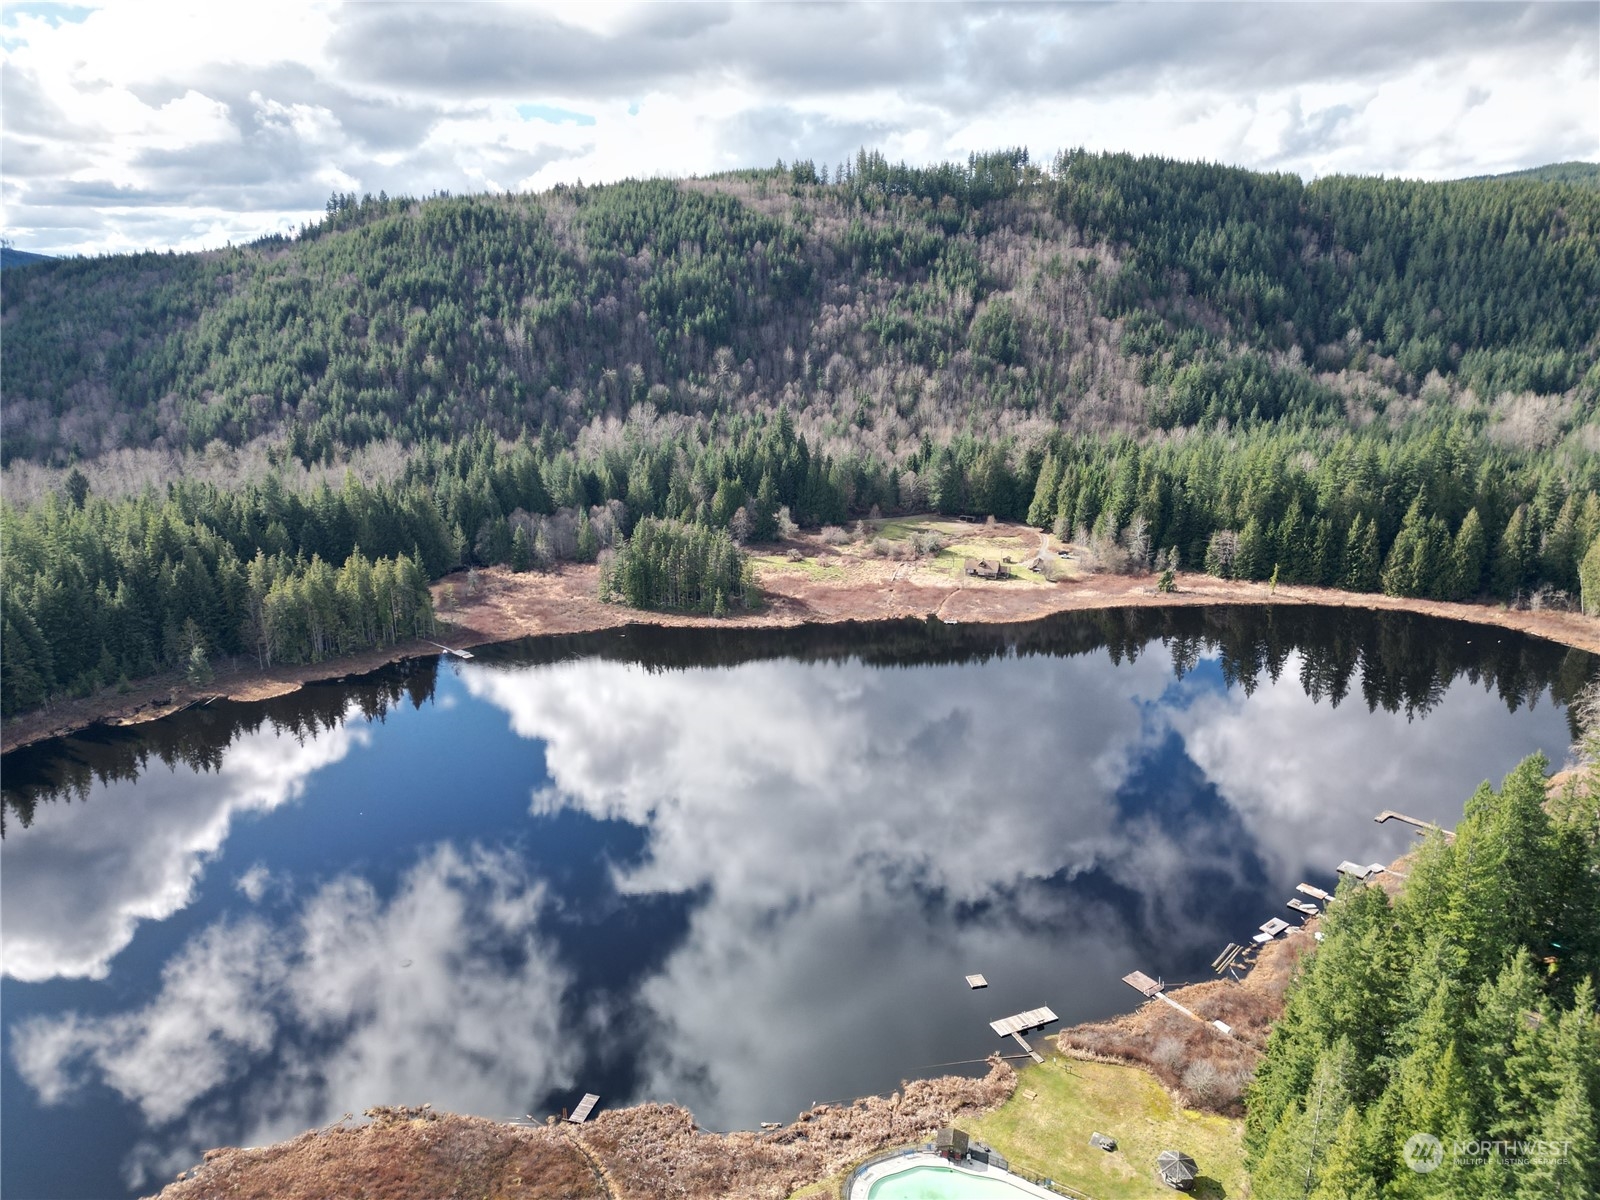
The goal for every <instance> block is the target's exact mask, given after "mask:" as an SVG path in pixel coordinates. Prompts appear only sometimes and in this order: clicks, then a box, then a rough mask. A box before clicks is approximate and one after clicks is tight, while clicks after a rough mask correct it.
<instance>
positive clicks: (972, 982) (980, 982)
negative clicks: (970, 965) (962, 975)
mask: <svg viewBox="0 0 1600 1200" xmlns="http://www.w3.org/2000/svg"><path fill="white" fill-rule="evenodd" d="M967 986H968V987H969V988H972V989H973V990H974V991H976V990H977V989H978V988H986V987H988V986H989V981H988V980H987V979H985V978H984V977H983V976H982V975H968V976H967Z"/></svg>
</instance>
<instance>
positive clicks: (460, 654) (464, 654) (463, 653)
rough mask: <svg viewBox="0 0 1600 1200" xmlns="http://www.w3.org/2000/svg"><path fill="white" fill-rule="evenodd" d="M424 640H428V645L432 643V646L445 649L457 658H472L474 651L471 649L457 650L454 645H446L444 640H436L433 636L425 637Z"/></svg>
mask: <svg viewBox="0 0 1600 1200" xmlns="http://www.w3.org/2000/svg"><path fill="white" fill-rule="evenodd" d="M422 640H423V641H425V642H427V643H428V645H430V646H437V647H439V649H441V650H443V651H444V652H445V653H446V654H453V655H455V656H456V657H457V658H471V657H472V651H471V650H457V649H456V648H455V647H454V646H446V645H445V644H444V643H443V642H436V641H434V640H433V639H432V638H423V639H422Z"/></svg>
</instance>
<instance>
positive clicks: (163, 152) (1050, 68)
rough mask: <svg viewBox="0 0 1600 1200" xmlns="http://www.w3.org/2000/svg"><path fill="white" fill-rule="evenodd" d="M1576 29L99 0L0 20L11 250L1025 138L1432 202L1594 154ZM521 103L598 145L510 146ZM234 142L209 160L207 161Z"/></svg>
mask: <svg viewBox="0 0 1600 1200" xmlns="http://www.w3.org/2000/svg"><path fill="white" fill-rule="evenodd" d="M1594 11H1595V10H1594V7H1593V5H1582V4H1579V5H1552V4H1531V5H1506V4H1460V5H1447V4H1431V5H1430V4H1422V5H1323V4H1284V5H1270V6H1264V5H1253V4H1246V5H1235V4H1213V3H1198V4H1162V5H1110V6H1091V5H1075V4H1066V5H1056V4H1036V5H1023V6H1010V7H1006V6H1001V7H994V6H988V5H962V4H938V5H931V6H917V5H901V4H855V5H842V6H829V7H818V6H814V5H784V4H770V5H709V4H705V5H650V4H639V5H636V4H614V5H607V4H583V5H577V4H560V3H537V4H526V5H517V6H509V5H507V6H488V5H482V6H444V5H426V4H419V5H362V4H325V3H298V4H289V5H273V6H271V8H270V9H267V8H262V7H259V6H258V7H251V6H238V5H234V6H229V5H210V6H201V7H188V6H177V5H171V4H167V5H150V4H144V5H109V6H106V7H104V8H100V9H96V10H95V11H93V12H92V13H90V14H89V15H88V16H87V17H86V18H85V19H83V20H79V21H52V20H49V19H45V18H43V17H40V16H36V15H32V14H30V13H29V12H27V11H26V10H23V11H20V12H17V13H14V14H8V15H7V16H6V17H5V18H4V19H3V21H0V62H3V65H4V67H5V72H4V74H5V84H6V97H5V105H6V107H5V130H4V133H5V144H4V154H5V162H6V164H7V166H6V175H5V178H4V187H3V189H0V192H3V205H4V220H3V223H4V225H5V227H6V229H7V231H8V233H10V234H11V236H13V237H14V238H16V239H17V240H18V242H19V244H21V245H23V246H24V247H25V248H28V249H35V250H44V251H95V250H107V249H123V248H129V247H134V246H152V245H153V246H157V247H162V246H166V245H174V246H179V247H183V246H194V245H202V244H215V243H216V242H217V241H219V240H221V239H224V238H241V237H246V236H251V235H254V234H257V233H261V232H265V231H268V230H282V229H291V228H293V227H295V226H296V225H297V224H298V223H299V222H301V221H303V220H306V219H308V218H312V217H315V216H316V215H318V213H319V212H320V208H321V204H322V201H323V199H325V198H326V195H327V193H328V191H329V190H331V189H332V188H336V187H337V188H343V189H345V190H368V191H372V192H377V191H379V190H380V189H384V190H388V191H389V192H391V193H409V194H425V193H427V192H430V191H433V190H436V189H439V188H445V189H451V190H456V191H463V190H472V189H484V188H490V189H504V188H531V187H545V186H548V185H550V184H553V183H555V182H558V181H563V180H565V181H571V180H574V179H577V178H582V179H585V180H587V181H590V182H595V181H603V180H609V179H616V178H620V177H622V176H625V175H640V174H651V173H674V174H687V173H695V172H705V171H711V170H719V169H724V168H728V167H733V166H749V165H764V164H766V163H769V162H771V161H772V160H773V159H775V158H777V157H780V156H781V157H784V158H786V159H788V158H794V157H797V156H799V157H811V158H815V159H818V160H821V161H823V162H827V163H830V164H831V163H835V162H838V161H839V160H841V159H842V158H844V157H846V156H848V155H850V154H853V152H854V151H855V149H856V148H857V147H858V146H860V145H861V144H863V143H867V144H870V145H875V146H879V147H882V148H883V149H885V150H886V152H888V153H889V154H891V155H892V156H902V155H903V156H906V157H908V158H910V159H912V160H913V161H929V160H938V159H944V158H949V157H964V156H965V155H966V154H967V153H968V152H969V151H972V150H981V149H989V148H993V147H995V146H998V145H1014V144H1017V143H1018V142H1022V143H1026V144H1027V145H1029V146H1030V147H1031V148H1032V149H1033V151H1034V152H1035V154H1036V155H1037V156H1039V157H1040V158H1047V157H1048V156H1049V155H1050V154H1052V153H1053V152H1054V151H1056V150H1058V149H1062V148H1066V147H1070V146H1074V145H1079V144H1083V145H1087V146H1089V147H1090V148H1092V149H1117V150H1123V149H1126V150H1132V151H1135V152H1144V153H1161V154H1168V155H1174V156H1180V157H1200V158H1209V159H1218V160H1223V161H1229V162H1235V163H1239V164H1241V165H1246V166H1255V167H1262V168H1269V169H1277V170H1289V171H1297V172H1300V173H1302V174H1307V175H1317V174H1324V173H1328V172H1334V171H1348V172H1361V173H1378V172H1383V173H1389V174H1405V175H1413V176H1421V177H1428V178H1438V177H1448V176H1453V175H1466V174H1473V173H1479V172H1487V171H1493V170H1504V169H1510V168H1515V167H1522V166H1531V165H1535V164H1536V163H1539V162H1547V161H1552V160H1555V159H1562V158H1593V157H1595V156H1596V155H1597V154H1600V111H1597V106H1596V104H1595V97H1596V93H1597V88H1600V54H1597V49H1596V38H1595V37H1594V32H1595V18H1594ZM519 104H534V105H542V106H548V107H551V108H563V109H568V110H571V111H575V112H581V113H585V114H589V115H592V116H593V117H594V124H593V125H583V126H580V125H575V124H552V123H549V122H544V121H525V120H523V119H522V117H521V116H519V115H518V113H517V111H516V108H517V105H519ZM230 147H231V148H232V151H233V152H232V153H226V152H219V151H225V150H227V149H228V148H230Z"/></svg>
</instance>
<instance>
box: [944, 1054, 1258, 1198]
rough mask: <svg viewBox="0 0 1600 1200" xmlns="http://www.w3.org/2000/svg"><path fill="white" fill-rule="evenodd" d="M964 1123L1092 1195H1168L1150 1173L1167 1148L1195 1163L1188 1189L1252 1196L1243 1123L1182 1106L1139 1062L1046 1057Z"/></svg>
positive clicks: (1016, 1157) (1022, 1161) (1018, 1158)
mask: <svg viewBox="0 0 1600 1200" xmlns="http://www.w3.org/2000/svg"><path fill="white" fill-rule="evenodd" d="M1030 1092H1032V1093H1034V1094H1035V1095H1034V1098H1032V1099H1030V1098H1029V1095H1028V1093H1030ZM961 1128H963V1129H965V1130H966V1131H967V1132H968V1133H970V1134H972V1136H974V1137H976V1138H979V1139H980V1140H982V1141H985V1142H988V1143H989V1144H990V1145H991V1146H993V1147H994V1148H995V1149H996V1150H998V1151H1000V1153H1002V1154H1004V1155H1005V1156H1006V1157H1007V1158H1009V1159H1010V1160H1012V1161H1013V1162H1015V1163H1017V1164H1018V1165H1019V1166H1023V1167H1026V1168H1028V1169H1029V1170H1031V1171H1038V1172H1039V1173H1040V1174H1043V1175H1047V1176H1049V1177H1050V1178H1052V1179H1057V1180H1060V1181H1061V1182H1062V1183H1065V1184H1068V1185H1070V1186H1072V1187H1075V1188H1077V1189H1079V1190H1080V1191H1083V1192H1087V1193H1088V1194H1089V1195H1090V1196H1093V1197H1094V1200H1145V1198H1148V1200H1160V1198H1161V1197H1170V1196H1172V1195H1173V1194H1174V1193H1173V1191H1172V1190H1171V1189H1170V1188H1168V1187H1166V1186H1164V1185H1163V1184H1162V1183H1161V1181H1160V1179H1159V1178H1158V1177H1157V1175H1156V1155H1158V1154H1160V1153H1161V1151H1163V1150H1182V1151H1183V1152H1184V1153H1186V1154H1188V1155H1190V1156H1192V1157H1193V1158H1194V1160H1195V1163H1196V1164H1197V1165H1198V1166H1199V1168H1200V1179H1199V1181H1198V1184H1197V1186H1196V1188H1195V1190H1194V1191H1193V1192H1192V1193H1191V1195H1194V1196H1202V1197H1210V1198H1211V1200H1221V1198H1222V1197H1230V1198H1232V1200H1238V1198H1240V1197H1243V1196H1246V1195H1248V1194H1249V1190H1248V1187H1247V1185H1246V1181H1245V1174H1244V1142H1243V1137H1244V1122H1243V1121H1234V1120H1229V1119H1228V1118H1226V1117H1217V1116H1212V1115H1211V1114H1209V1113H1200V1112H1195V1111H1193V1110H1188V1109H1180V1108H1179V1107H1178V1106H1177V1104H1176V1103H1175V1102H1174V1101H1173V1099H1172V1097H1171V1096H1170V1095H1168V1094H1167V1092H1166V1090H1165V1089H1163V1088H1162V1086H1161V1085H1160V1084H1159V1083H1157V1082H1156V1081H1155V1080H1154V1079H1153V1078H1151V1077H1150V1076H1149V1075H1148V1074H1146V1073H1145V1072H1143V1071H1141V1070H1139V1069H1137V1068H1135V1067H1124V1066H1117V1065H1115V1064H1112V1063H1097V1062H1082V1061H1078V1060H1075V1059H1067V1058H1062V1057H1060V1056H1059V1055H1050V1056H1049V1057H1048V1058H1046V1060H1045V1063H1044V1065H1043V1066H1037V1067H1028V1068H1026V1069H1024V1070H1023V1071H1021V1072H1020V1073H1019V1077H1018V1082H1017V1090H1016V1093H1015V1094H1014V1095H1013V1096H1012V1097H1011V1099H1010V1100H1008V1101H1006V1103H1005V1104H1003V1105H1001V1107H1000V1108H998V1109H997V1110H995V1111H994V1112H992V1113H989V1114H988V1115H987V1116H984V1117H979V1118H978V1119H976V1120H969V1121H966V1122H963V1123H962V1124H961ZM1097 1132H1098V1133H1104V1134H1106V1135H1108V1136H1110V1137H1113V1138H1116V1140H1117V1148H1116V1150H1115V1151H1113V1152H1111V1153H1109V1154H1108V1153H1107V1152H1106V1151H1104V1150H1096V1149H1095V1148H1094V1147H1093V1146H1091V1145H1089V1135H1090V1134H1091V1133H1097Z"/></svg>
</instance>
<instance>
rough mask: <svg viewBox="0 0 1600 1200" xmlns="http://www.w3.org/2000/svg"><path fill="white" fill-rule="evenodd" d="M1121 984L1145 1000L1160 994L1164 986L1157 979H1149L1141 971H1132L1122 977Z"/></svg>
mask: <svg viewBox="0 0 1600 1200" xmlns="http://www.w3.org/2000/svg"><path fill="white" fill-rule="evenodd" d="M1122 982H1123V983H1125V984H1127V985H1128V986H1129V987H1131V988H1132V989H1133V990H1134V991H1136V992H1138V993H1139V994H1140V995H1141V996H1143V997H1144V998H1145V999H1146V1000H1148V999H1150V998H1151V997H1154V996H1159V995H1160V994H1161V990H1162V988H1164V987H1165V986H1166V985H1165V984H1163V983H1162V982H1161V980H1159V979H1151V978H1150V976H1148V975H1146V974H1145V973H1144V972H1143V971H1133V972H1131V973H1129V974H1127V975H1124V976H1123V977H1122Z"/></svg>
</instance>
